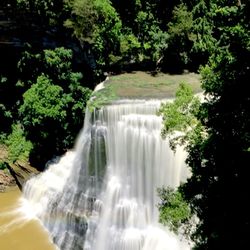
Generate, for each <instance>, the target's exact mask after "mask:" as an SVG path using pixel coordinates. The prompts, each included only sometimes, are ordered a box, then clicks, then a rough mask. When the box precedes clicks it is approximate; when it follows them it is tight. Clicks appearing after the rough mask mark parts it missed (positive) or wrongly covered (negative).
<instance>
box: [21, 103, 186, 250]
mask: <svg viewBox="0 0 250 250" xmlns="http://www.w3.org/2000/svg"><path fill="white" fill-rule="evenodd" d="M159 106H160V102H159V101H122V102H117V103H115V104H113V105H109V106H105V107H103V108H102V109H100V110H99V111H96V112H94V113H92V114H90V113H87V115H86V118H85V124H84V128H83V130H82V131H81V133H80V135H79V137H78V139H77V142H76V146H75V148H74V149H73V150H72V151H69V152H67V153H66V154H65V156H63V157H61V159H60V160H58V161H55V162H54V163H52V164H51V165H50V166H49V168H48V169H47V170H46V171H45V172H44V173H42V174H40V175H39V176H37V177H35V178H32V179H31V180H30V181H29V182H28V183H27V184H26V186H25V188H24V198H23V199H22V200H21V201H22V204H26V205H25V206H27V207H29V210H28V211H27V209H24V207H21V208H20V209H21V210H22V211H23V213H24V214H25V213H26V214H27V216H29V214H30V213H32V216H35V217H38V218H39V219H40V220H41V221H42V223H43V224H44V226H45V227H46V228H47V230H48V231H49V232H50V236H51V237H52V238H53V240H54V242H55V243H56V244H57V246H58V247H59V248H60V249H61V250H184V249H185V250H186V249H190V246H189V245H188V244H187V242H185V241H181V240H180V239H179V238H178V237H177V236H175V235H174V234H173V233H171V232H170V231H169V230H168V229H167V228H163V227H162V226H161V225H160V224H159V223H158V209H157V204H158V202H159V198H158V197H157V192H156V190H157V188H158V187H162V186H170V187H177V186H178V185H179V184H180V182H181V181H185V179H186V177H187V175H188V171H187V169H186V167H185V164H184V160H185V157H186V154H185V152H184V151H183V150H182V149H181V148H179V149H177V151H176V153H175V154H174V153H173V152H172V151H171V150H170V148H169V145H168V141H167V140H163V139H162V138H161V136H160V132H161V126H162V121H161V117H159V116H157V115H156V112H157V110H158V109H159Z"/></svg>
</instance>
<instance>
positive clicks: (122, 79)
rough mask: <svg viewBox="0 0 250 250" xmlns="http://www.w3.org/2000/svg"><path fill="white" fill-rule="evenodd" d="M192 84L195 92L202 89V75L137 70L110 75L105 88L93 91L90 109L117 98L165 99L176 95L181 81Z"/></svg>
mask: <svg viewBox="0 0 250 250" xmlns="http://www.w3.org/2000/svg"><path fill="white" fill-rule="evenodd" d="M183 82H185V83H186V84H188V85H190V86H191V87H192V89H193V90H194V92H195V93H198V92H200V91H201V82H200V76H199V75H198V74H195V73H186V74H182V75H170V74H164V73H159V74H157V75H155V76H153V75H152V74H150V73H147V72H141V71H136V72H132V73H124V74H120V75H117V76H111V77H109V80H108V81H106V82H105V84H104V86H105V88H104V89H101V90H99V91H97V92H94V93H93V98H92V100H91V101H90V102H89V107H90V109H93V108H96V107H100V106H102V105H105V104H108V103H110V102H112V101H114V100H117V99H125V98H126V99H165V98H173V97H175V92H176V90H177V88H178V86H179V84H180V83H183Z"/></svg>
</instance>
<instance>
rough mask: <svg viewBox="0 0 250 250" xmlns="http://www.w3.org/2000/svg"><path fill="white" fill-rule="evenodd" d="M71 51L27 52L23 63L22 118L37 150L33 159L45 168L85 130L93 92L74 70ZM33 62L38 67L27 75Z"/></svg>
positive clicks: (34, 150) (21, 80)
mask: <svg viewBox="0 0 250 250" xmlns="http://www.w3.org/2000/svg"><path fill="white" fill-rule="evenodd" d="M72 56H73V55H72V51H71V50H67V49H64V48H56V49H55V50H44V51H43V53H40V54H35V55H34V54H30V53H26V54H25V56H24V58H23V59H22V61H21V62H20V65H19V67H20V69H21V71H22V72H21V76H23V75H22V74H24V73H25V74H24V77H22V79H20V81H19V84H18V85H19V87H20V88H21V89H22V91H23V92H24V94H23V102H22V103H21V105H20V107H19V116H20V117H19V119H20V121H21V123H22V125H23V127H24V129H25V132H26V134H27V138H28V139H29V140H31V141H32V143H33V145H34V149H33V150H32V154H31V158H32V160H33V162H34V163H35V164H36V165H38V164H39V166H42V165H43V164H44V162H46V161H47V160H48V159H50V158H51V157H52V156H53V155H54V154H61V153H63V152H64V151H65V150H66V149H67V148H70V147H72V145H73V142H74V139H75V137H76V135H77V133H78V132H79V130H80V129H81V127H82V124H83V119H84V114H85V107H86V104H87V101H88V99H89V97H90V95H91V90H90V89H88V88H86V87H84V85H83V82H82V79H83V76H82V74H81V73H79V72H73V71H72ZM30 60H31V62H33V66H34V67H35V69H34V71H33V74H31V75H30V79H28V76H27V75H26V72H27V71H28V67H29V68H30V67H32V65H31V66H30Z"/></svg>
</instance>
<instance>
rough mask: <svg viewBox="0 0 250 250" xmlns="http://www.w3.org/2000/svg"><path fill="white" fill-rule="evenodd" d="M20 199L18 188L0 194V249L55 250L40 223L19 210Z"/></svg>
mask: <svg viewBox="0 0 250 250" xmlns="http://www.w3.org/2000/svg"><path fill="white" fill-rule="evenodd" d="M20 199H21V192H20V191H19V189H18V188H13V189H11V190H9V191H8V192H6V193H0V249H1V250H56V247H55V246H54V245H53V244H52V243H51V240H50V237H49V234H48V233H47V231H46V230H45V229H44V228H43V226H42V225H41V224H40V222H39V221H38V220H37V219H32V218H28V217H27V216H25V214H24V213H22V211H20V210H19V208H20V202H21V200H20Z"/></svg>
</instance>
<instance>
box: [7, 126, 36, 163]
mask: <svg viewBox="0 0 250 250" xmlns="http://www.w3.org/2000/svg"><path fill="white" fill-rule="evenodd" d="M5 144H6V145H7V147H8V160H9V161H10V162H11V163H15V162H16V161H17V160H24V161H28V160H29V155H30V152H31V150H32V148H33V145H32V143H31V142H30V141H28V140H26V138H25V134H24V131H23V129H22V127H21V125H20V124H15V125H13V126H12V133H11V134H9V135H8V137H7V139H6V141H5Z"/></svg>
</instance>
